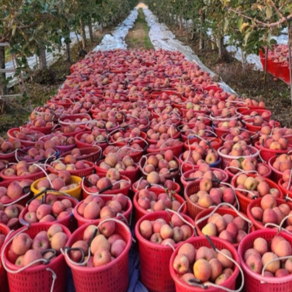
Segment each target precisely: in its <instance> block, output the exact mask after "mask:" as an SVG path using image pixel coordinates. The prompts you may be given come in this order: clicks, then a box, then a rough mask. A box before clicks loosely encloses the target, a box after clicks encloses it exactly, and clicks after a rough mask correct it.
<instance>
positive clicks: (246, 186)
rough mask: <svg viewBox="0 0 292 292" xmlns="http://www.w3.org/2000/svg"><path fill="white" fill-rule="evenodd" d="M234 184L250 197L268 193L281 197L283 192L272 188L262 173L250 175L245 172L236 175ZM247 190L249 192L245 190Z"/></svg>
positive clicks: (253, 197)
mask: <svg viewBox="0 0 292 292" xmlns="http://www.w3.org/2000/svg"><path fill="white" fill-rule="evenodd" d="M234 186H235V188H236V189H240V192H241V193H242V194H244V195H246V196H247V197H248V198H250V199H255V198H259V197H264V196H266V195H268V194H270V195H272V196H273V197H275V198H279V197H280V195H281V193H280V191H279V190H278V189H277V188H272V187H270V186H269V184H268V183H267V182H266V180H265V178H263V177H262V176H260V175H256V176H255V177H253V176H248V175H246V174H244V173H242V174H239V175H237V176H235V177H234ZM245 190H247V191H248V192H245Z"/></svg>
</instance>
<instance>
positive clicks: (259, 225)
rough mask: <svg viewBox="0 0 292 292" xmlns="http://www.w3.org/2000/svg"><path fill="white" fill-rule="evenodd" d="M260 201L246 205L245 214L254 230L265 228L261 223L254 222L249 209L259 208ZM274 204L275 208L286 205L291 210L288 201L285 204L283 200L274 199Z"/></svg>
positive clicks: (260, 199) (291, 207) (291, 206)
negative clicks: (275, 203) (275, 204)
mask: <svg viewBox="0 0 292 292" xmlns="http://www.w3.org/2000/svg"><path fill="white" fill-rule="evenodd" d="M261 201H262V198H258V199H256V200H253V201H251V202H250V203H249V204H248V207H247V212H246V213H247V217H248V218H249V219H250V220H251V222H252V223H253V225H254V227H255V229H256V230H258V229H264V228H265V226H264V224H263V223H262V222H260V221H258V220H256V219H255V218H254V217H253V216H252V214H251V209H252V208H253V207H260V206H261ZM276 202H277V206H279V205H281V204H287V205H288V206H289V207H290V209H291V210H292V203H291V202H289V201H288V202H287V201H285V200H282V199H278V198H276Z"/></svg>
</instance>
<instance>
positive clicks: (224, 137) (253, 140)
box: [221, 130, 259, 144]
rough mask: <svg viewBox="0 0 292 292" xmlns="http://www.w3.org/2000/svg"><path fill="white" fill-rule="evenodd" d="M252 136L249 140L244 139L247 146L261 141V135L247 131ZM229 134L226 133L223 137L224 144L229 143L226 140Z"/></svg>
mask: <svg viewBox="0 0 292 292" xmlns="http://www.w3.org/2000/svg"><path fill="white" fill-rule="evenodd" d="M246 132H248V133H249V134H250V137H249V138H246V139H243V141H245V142H246V143H247V144H254V143H255V142H257V141H258V140H259V135H258V134H257V133H254V132H250V131H247V130H246ZM228 134H229V133H226V134H224V135H222V137H221V139H222V140H223V142H225V141H229V140H227V139H226V136H227V135H228Z"/></svg>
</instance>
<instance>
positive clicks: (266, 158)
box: [255, 141, 292, 163]
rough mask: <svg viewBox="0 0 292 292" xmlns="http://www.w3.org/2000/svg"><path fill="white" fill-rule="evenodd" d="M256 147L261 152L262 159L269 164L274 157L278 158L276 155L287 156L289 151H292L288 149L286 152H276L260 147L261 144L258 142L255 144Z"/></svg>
mask: <svg viewBox="0 0 292 292" xmlns="http://www.w3.org/2000/svg"><path fill="white" fill-rule="evenodd" d="M255 147H256V148H257V149H258V150H259V152H260V154H259V155H260V157H261V158H262V159H263V160H264V161H265V162H266V163H268V162H269V160H270V159H271V158H272V157H273V156H276V155H280V154H286V153H288V152H289V151H291V150H292V149H291V148H289V147H288V148H287V149H286V150H274V149H269V148H265V147H262V146H261V145H260V142H259V141H258V142H256V143H255Z"/></svg>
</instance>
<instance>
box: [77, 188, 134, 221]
mask: <svg viewBox="0 0 292 292" xmlns="http://www.w3.org/2000/svg"><path fill="white" fill-rule="evenodd" d="M127 204H128V199H127V198H126V196H125V195H123V194H121V193H120V194H117V195H114V196H113V197H112V199H110V200H109V201H107V202H105V201H104V200H103V199H102V198H101V197H100V196H93V195H89V196H88V197H87V198H86V199H84V200H83V201H82V202H81V203H80V204H79V205H78V208H77V213H78V214H79V215H80V216H82V217H84V219H89V220H93V219H101V220H103V219H106V218H114V217H116V216H117V214H118V213H123V212H125V211H126V210H127Z"/></svg>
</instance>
